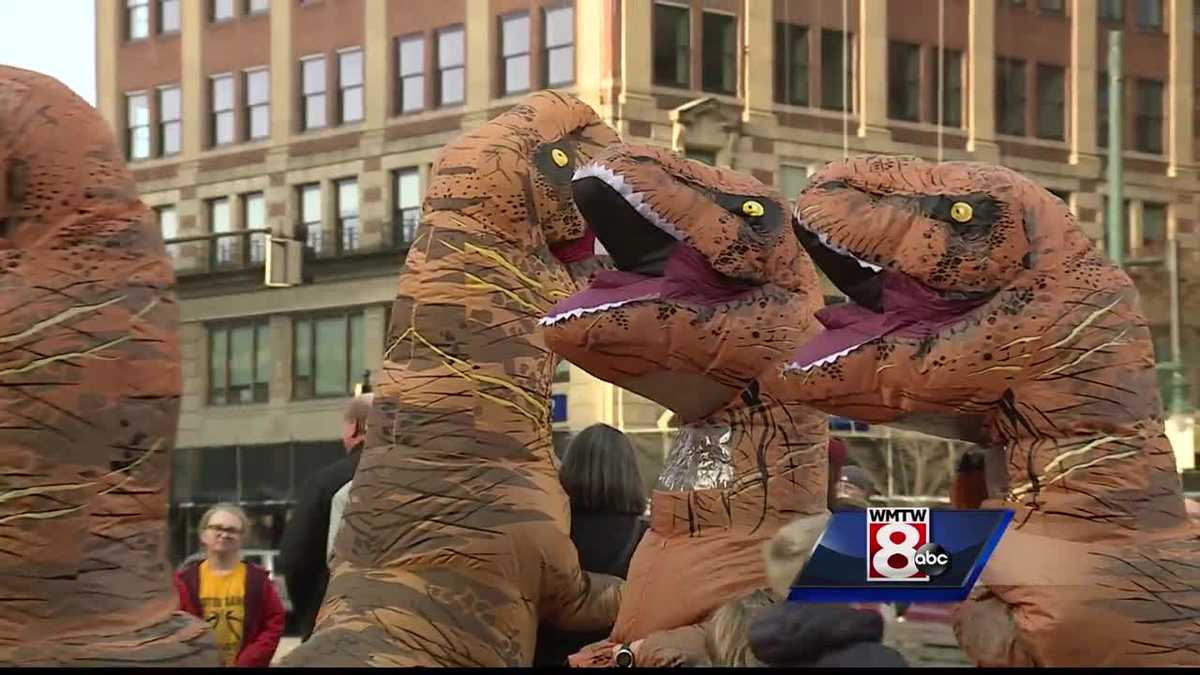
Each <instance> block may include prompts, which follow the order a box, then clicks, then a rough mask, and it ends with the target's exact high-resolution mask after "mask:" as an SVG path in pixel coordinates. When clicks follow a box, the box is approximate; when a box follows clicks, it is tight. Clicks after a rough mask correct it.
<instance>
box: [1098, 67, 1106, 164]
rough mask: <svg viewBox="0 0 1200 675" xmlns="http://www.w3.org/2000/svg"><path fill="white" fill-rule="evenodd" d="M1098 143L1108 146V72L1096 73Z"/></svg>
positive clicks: (1103, 146) (1102, 146) (1104, 146)
mask: <svg viewBox="0 0 1200 675" xmlns="http://www.w3.org/2000/svg"><path fill="white" fill-rule="evenodd" d="M1096 145H1097V146H1099V147H1101V148H1107V147H1108V73H1106V72H1104V71H1099V72H1097V73H1096Z"/></svg>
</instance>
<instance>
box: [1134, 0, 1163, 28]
mask: <svg viewBox="0 0 1200 675" xmlns="http://www.w3.org/2000/svg"><path fill="white" fill-rule="evenodd" d="M1136 7H1137V9H1136V13H1137V14H1136V16H1137V26H1138V28H1148V29H1150V30H1162V27H1163V3H1162V0H1137V6H1136Z"/></svg>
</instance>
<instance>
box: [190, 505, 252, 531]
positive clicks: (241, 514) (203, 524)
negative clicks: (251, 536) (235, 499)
mask: <svg viewBox="0 0 1200 675" xmlns="http://www.w3.org/2000/svg"><path fill="white" fill-rule="evenodd" d="M221 511H224V512H225V513H228V514H231V515H235V516H237V517H238V519H239V520H241V521H242V534H243V535H244V534H246V532H247V531H248V530H249V529H250V519H249V518H247V517H246V512H245V511H243V510H242V507H240V506H238V505H237V504H233V503H231V502H221V503H220V504H213V505H212V506H210V507H208V510H207V511H205V512H204V515H202V516H200V531H201V532H203V531H204V530H206V529H208V521H210V520H212V517H213V516H215V515H217V514H218V513H220V512H221Z"/></svg>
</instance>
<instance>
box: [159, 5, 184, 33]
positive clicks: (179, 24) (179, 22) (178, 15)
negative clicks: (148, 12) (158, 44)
mask: <svg viewBox="0 0 1200 675" xmlns="http://www.w3.org/2000/svg"><path fill="white" fill-rule="evenodd" d="M167 4H173V5H175V27H174V28H165V27H164V21H163V17H165V16H166V15H167V13H166V12H165V11H163V7H165V6H166V5H167ZM157 9H158V16H157V17H156V19H155V22H154V23H155V29H156V30H157V31H158V34H159V35H174V34H176V33H179V32H180V31H181V30H182V29H183V2H182V0H158V6H157Z"/></svg>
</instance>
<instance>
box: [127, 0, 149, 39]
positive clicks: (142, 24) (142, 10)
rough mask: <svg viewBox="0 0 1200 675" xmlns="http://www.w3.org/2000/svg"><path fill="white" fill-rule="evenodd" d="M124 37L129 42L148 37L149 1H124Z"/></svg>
mask: <svg viewBox="0 0 1200 675" xmlns="http://www.w3.org/2000/svg"><path fill="white" fill-rule="evenodd" d="M125 37H126V38H128V39H130V40H144V39H145V38H147V37H150V0H125Z"/></svg>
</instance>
